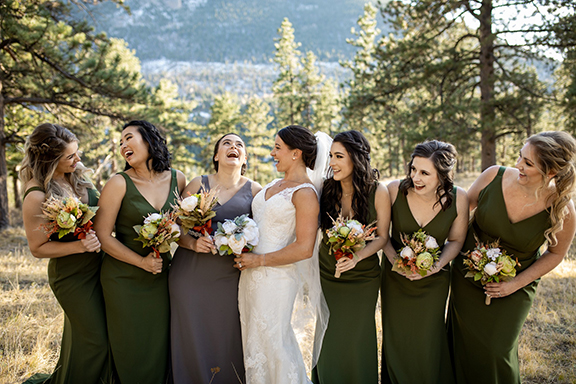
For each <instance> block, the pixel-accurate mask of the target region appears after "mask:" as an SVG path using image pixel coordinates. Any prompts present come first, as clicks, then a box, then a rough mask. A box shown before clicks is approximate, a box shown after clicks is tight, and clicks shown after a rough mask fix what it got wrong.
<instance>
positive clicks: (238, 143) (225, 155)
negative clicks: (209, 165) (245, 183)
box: [214, 134, 247, 169]
mask: <svg viewBox="0 0 576 384" xmlns="http://www.w3.org/2000/svg"><path fill="white" fill-rule="evenodd" d="M246 159H247V155H246V146H245V144H244V141H242V139H241V138H240V137H238V136H236V135H234V134H230V135H226V136H224V137H223V138H222V139H220V143H219V144H218V148H217V150H216V154H215V155H214V161H215V162H217V163H218V165H217V167H218V169H220V167H221V166H230V167H237V168H241V167H242V165H244V164H246Z"/></svg>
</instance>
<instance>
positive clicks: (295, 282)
mask: <svg viewBox="0 0 576 384" xmlns="http://www.w3.org/2000/svg"><path fill="white" fill-rule="evenodd" d="M320 137H321V139H319V140H318V144H317V139H316V137H315V136H314V135H313V134H312V133H311V132H310V131H309V130H308V129H306V128H303V127H301V126H298V125H290V126H287V127H285V128H282V129H281V130H280V131H279V132H278V134H277V135H276V139H275V143H274V149H273V150H272V152H271V153H270V155H271V156H272V157H273V158H274V160H275V161H276V169H277V170H278V172H283V173H284V178H283V179H276V180H274V181H272V182H271V183H270V184H268V185H267V186H266V187H265V188H264V189H263V190H262V191H260V192H259V193H258V194H257V195H256V196H255V197H254V201H253V202H252V211H253V214H254V220H255V221H256V223H257V224H258V228H259V232H260V242H259V244H258V246H257V247H256V248H255V249H254V253H243V254H241V255H240V256H238V257H237V258H235V259H234V261H235V262H236V263H237V264H236V265H235V266H236V268H238V269H240V270H241V271H242V274H241V276H240V283H239V288H238V305H239V310H240V323H241V326H242V344H243V349H244V364H245V367H246V380H247V384H280V383H297V384H302V383H310V380H309V379H308V377H307V375H306V367H305V365H304V360H303V358H302V354H301V352H300V349H299V347H298V342H297V340H296V336H295V334H294V330H293V329H292V325H291V318H292V310H293V307H294V301H295V299H296V296H297V295H298V294H299V292H301V291H302V290H303V289H304V288H305V289H306V292H308V293H309V295H308V296H309V299H310V303H311V305H312V306H313V307H316V306H319V305H320V303H321V302H322V300H321V298H320V296H319V295H316V294H315V293H318V292H320V289H319V284H320V283H319V275H318V273H317V272H316V271H317V270H315V269H314V265H315V264H316V267H317V261H316V262H314V261H313V260H311V259H310V258H311V257H312V255H313V253H314V244H315V241H316V237H317V230H318V213H319V204H318V195H317V189H316V188H315V187H314V185H312V180H311V179H310V177H309V176H308V174H307V170H306V168H309V169H315V172H314V173H315V174H316V175H320V176H322V175H323V173H324V170H325V168H326V165H327V162H328V156H327V150H328V149H329V147H330V144H329V143H326V141H330V140H331V139H330V138H329V137H328V136H327V135H325V134H320ZM324 147H327V149H326V150H324ZM319 151H322V152H324V153H322V154H320V153H319ZM314 178H316V177H314ZM320 179H321V177H319V178H318V180H315V181H318V185H321V180H320ZM304 284H307V285H306V287H304Z"/></svg>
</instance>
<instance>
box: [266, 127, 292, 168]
mask: <svg viewBox="0 0 576 384" xmlns="http://www.w3.org/2000/svg"><path fill="white" fill-rule="evenodd" d="M270 156H272V157H273V158H274V161H275V162H276V170H277V171H278V172H286V170H287V169H288V168H290V166H291V165H292V163H293V162H294V160H293V158H294V150H293V149H291V148H290V147H288V145H286V143H284V141H282V139H281V138H280V136H278V135H276V139H275V140H274V148H273V149H272V152H270Z"/></svg>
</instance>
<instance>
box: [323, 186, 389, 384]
mask: <svg viewBox="0 0 576 384" xmlns="http://www.w3.org/2000/svg"><path fill="white" fill-rule="evenodd" d="M375 194H376V188H374V189H373V191H372V193H371V195H370V199H369V203H370V206H369V213H368V223H363V224H369V223H372V222H373V221H375V220H376V218H377V215H376V209H375V207H374V198H375ZM318 258H319V263H320V282H321V284H322V292H323V293H324V297H325V298H326V303H327V304H328V308H329V310H330V318H329V320H328V327H327V329H326V334H325V335H324V340H323V342H322V349H321V351H320V356H319V358H318V364H317V365H316V367H315V368H314V369H313V371H312V382H313V383H315V384H349V383H362V384H371V383H373V384H377V383H378V346H377V340H376V320H375V312H376V302H377V300H378V289H379V288H380V262H379V259H378V255H377V254H373V255H371V256H369V257H367V258H365V259H363V260H362V261H360V262H359V263H358V264H356V267H354V269H351V270H349V271H346V272H344V273H342V275H341V276H340V278H338V279H337V278H335V277H334V273H335V271H336V259H335V258H334V255H333V254H332V255H330V254H329V246H328V237H327V235H326V233H324V237H323V239H322V243H321V244H320V251H319V255H318Z"/></svg>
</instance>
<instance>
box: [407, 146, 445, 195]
mask: <svg viewBox="0 0 576 384" xmlns="http://www.w3.org/2000/svg"><path fill="white" fill-rule="evenodd" d="M410 178H411V179H412V182H413V183H414V192H416V193H417V194H419V195H427V194H436V190H437V189H438V186H440V179H439V178H438V171H437V170H436V167H434V163H433V162H432V160H430V159H427V158H425V157H418V156H415V157H414V158H413V159H412V167H411V169H410Z"/></svg>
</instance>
